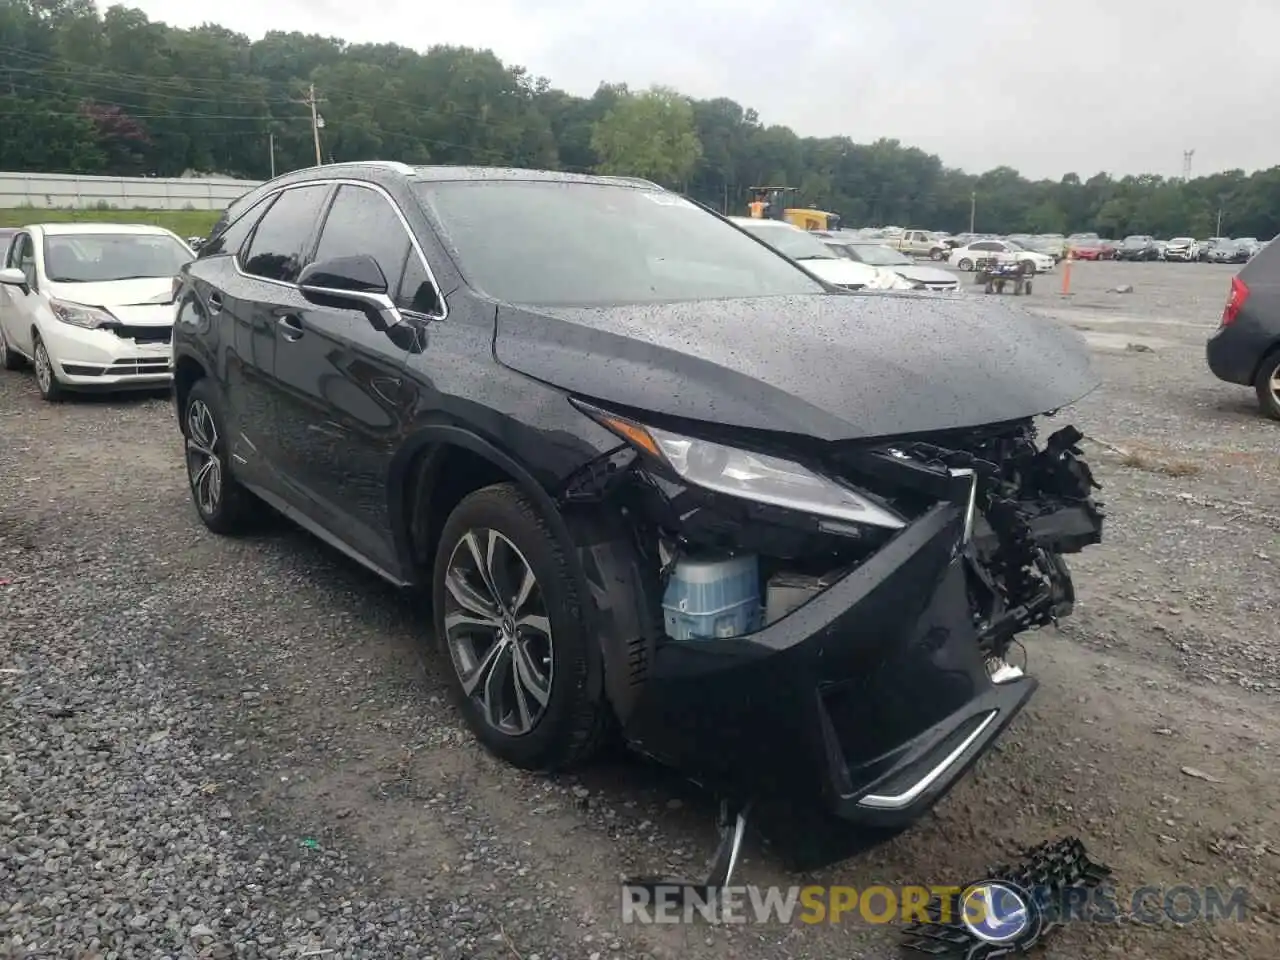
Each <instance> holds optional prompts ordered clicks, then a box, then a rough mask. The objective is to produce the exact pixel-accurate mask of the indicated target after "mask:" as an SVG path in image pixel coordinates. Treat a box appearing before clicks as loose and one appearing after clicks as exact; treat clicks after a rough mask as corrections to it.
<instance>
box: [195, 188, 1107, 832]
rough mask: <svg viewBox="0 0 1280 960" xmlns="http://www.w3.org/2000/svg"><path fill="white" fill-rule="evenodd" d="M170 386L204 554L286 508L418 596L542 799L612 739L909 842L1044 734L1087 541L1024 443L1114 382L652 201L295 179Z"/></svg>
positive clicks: (964, 311)
mask: <svg viewBox="0 0 1280 960" xmlns="http://www.w3.org/2000/svg"><path fill="white" fill-rule="evenodd" d="M173 350H174V363H175V373H174V379H175V399H176V404H177V413H178V422H179V424H180V426H181V429H182V432H183V435H184V437H185V451H186V454H185V456H186V465H187V470H188V473H189V479H190V487H191V492H192V497H193V500H194V503H195V507H196V510H197V512H198V514H199V516H200V518H201V520H202V521H203V522H204V524H205V525H206V526H207V527H208V528H209V529H210V530H212V531H214V532H216V533H224V534H230V533H234V532H237V531H241V530H245V529H247V528H248V527H249V526H250V525H251V524H252V522H253V519H254V516H255V513H256V512H257V510H258V509H259V508H261V507H262V506H263V505H267V506H270V507H272V508H274V509H275V510H277V511H279V512H280V513H282V514H284V515H285V516H286V517H289V518H291V519H293V520H294V521H296V522H297V523H298V524H299V525H300V526H302V527H304V528H305V529H307V530H309V531H311V532H312V533H314V534H315V535H316V536H318V537H319V538H321V539H323V540H324V541H326V542H328V543H329V544H331V545H332V546H334V547H336V548H337V549H339V550H341V551H343V552H344V553H346V554H348V555H350V556H351V557H353V558H354V559H355V560H357V561H359V562H360V563H362V564H363V565H365V566H366V567H368V568H369V569H370V570H373V571H374V572H376V573H377V574H379V575H380V576H382V577H383V578H385V579H386V580H388V581H389V582H391V583H393V584H397V585H400V586H403V587H412V588H419V589H421V590H423V591H424V592H425V593H427V594H428V595H429V596H430V598H431V601H432V603H431V607H432V617H433V619H432V622H431V624H430V629H431V632H432V633H433V634H434V636H435V638H436V640H437V642H438V643H439V645H440V647H441V649H442V651H443V658H442V660H443V663H445V664H447V671H448V675H449V681H450V684H451V687H452V690H453V693H454V696H455V699H456V702H457V704H458V706H459V708H460V710H461V713H462V715H463V717H464V718H465V720H466V722H467V723H468V725H469V726H470V728H471V729H472V731H474V733H475V735H476V736H477V737H478V738H479V739H480V740H481V741H482V742H483V743H484V744H485V745H486V746H487V747H488V748H489V750H491V751H492V752H493V753H494V754H496V755H497V756H499V757H501V758H503V759H505V760H507V761H509V762H511V763H513V764H517V765H519V766H522V767H526V768H532V769H538V770H547V769H557V768H564V767H566V766H569V765H571V764H575V763H579V762H582V761H585V760H586V759H587V758H588V757H589V756H590V755H592V754H593V753H595V752H596V751H597V750H598V749H599V748H600V747H601V746H602V745H603V744H605V743H606V742H608V741H609V740H610V739H612V738H614V737H615V736H619V735H620V736H621V738H622V739H623V740H624V741H625V742H627V743H628V744H630V745H631V746H632V747H634V748H635V749H636V750H638V751H640V752H642V753H644V754H646V755H649V756H651V757H655V758H657V759H659V760H661V761H663V762H665V763H667V764H671V765H674V766H676V767H678V768H680V769H682V770H684V771H686V772H687V773H689V774H690V775H691V776H693V777H694V778H696V779H697V780H698V781H699V782H702V783H704V784H706V785H708V786H709V787H711V788H713V789H715V790H717V791H719V792H721V793H722V794H723V795H724V796H725V797H734V798H738V799H748V798H749V799H755V798H763V799H765V800H768V799H770V798H776V799H785V801H786V802H787V803H788V804H791V805H792V806H793V807H794V808H797V809H809V810H814V811H819V812H820V811H822V810H825V812H826V814H827V815H830V814H834V815H835V818H840V819H843V821H844V822H845V823H849V822H852V823H854V824H857V825H861V826H867V827H875V828H886V829H888V830H892V829H896V828H900V827H902V826H905V825H906V824H908V823H910V822H912V821H914V820H915V819H917V818H918V817H919V816H920V815H921V814H922V813H923V812H924V811H925V810H927V809H928V808H929V807H931V806H932V805H933V803H934V802H935V801H937V799H938V798H939V797H940V796H942V795H943V794H944V793H945V792H946V791H947V790H948V789H949V788H950V787H951V786H952V785H953V784H954V783H955V782H956V781H957V779H958V778H959V777H960V776H961V775H962V774H963V772H964V771H965V770H966V769H967V768H968V767H969V766H970V764H971V763H972V762H973V761H974V760H975V759H976V758H977V757H978V756H979V755H981V754H982V753H983V752H985V751H986V750H987V749H988V747H990V746H991V744H992V743H993V742H994V741H995V739H996V738H997V736H998V735H999V734H1000V732H1001V731H1003V730H1004V729H1005V727H1006V726H1007V725H1008V724H1009V722H1010V721H1011V720H1012V719H1013V718H1014V716H1016V715H1017V714H1018V712H1019V711H1020V710H1021V708H1022V706H1023V705H1024V704H1025V703H1026V702H1027V700H1028V698H1029V697H1030V696H1031V694H1032V692H1033V691H1034V689H1035V687H1036V681H1035V679H1033V678H1032V677H1031V676H1030V675H1027V674H1024V672H1023V671H1022V669H1020V668H1018V667H1015V666H1012V665H1010V664H1009V663H1008V662H1007V661H1006V659H1005V655H1006V652H1007V650H1008V649H1009V647H1010V645H1011V644H1012V643H1013V642H1014V640H1015V638H1016V637H1017V636H1018V635H1019V634H1021V633H1023V632H1024V631H1026V630H1028V629H1032V628H1034V627H1037V626H1039V625H1043V624H1048V623H1051V622H1053V621H1054V620H1056V619H1057V618H1059V617H1061V616H1064V615H1066V614H1067V613H1069V612H1070V610H1071V607H1072V601H1073V588H1072V582H1071V576H1070V573H1069V571H1068V569H1067V567H1066V564H1065V562H1064V560H1063V555H1064V554H1067V553H1073V552H1076V551H1079V550H1081V549H1083V548H1084V547H1085V546H1086V545H1088V544H1092V543H1095V542H1097V541H1098V540H1099V538H1100V536H1101V526H1102V515H1101V513H1100V512H1099V510H1098V506H1097V504H1095V502H1094V501H1093V499H1092V489H1093V487H1094V486H1095V485H1094V484H1093V482H1092V478H1091V476H1090V474H1089V471H1088V467H1087V466H1086V465H1085V463H1084V462H1083V460H1082V459H1080V457H1079V451H1078V449H1076V447H1075V444H1076V442H1077V441H1078V440H1079V439H1080V434H1079V433H1078V432H1076V431H1075V430H1074V429H1073V428H1071V427H1062V428H1060V429H1059V430H1057V431H1056V432H1054V433H1053V434H1052V435H1050V436H1048V437H1047V438H1045V439H1043V440H1041V441H1039V442H1037V440H1036V429H1035V418H1036V417H1037V416H1039V415H1041V414H1044V413H1046V412H1047V411H1054V410H1057V409H1059V408H1062V407H1063V406H1065V405H1067V404H1070V403H1071V402H1073V401H1074V400H1076V399H1078V398H1079V397H1081V396H1082V395H1083V394H1085V393H1087V392H1089V391H1090V390H1092V389H1093V388H1094V386H1095V385H1096V382H1097V381H1096V378H1095V376H1094V374H1093V372H1092V370H1091V367H1090V363H1089V359H1088V355H1087V351H1086V350H1085V349H1084V347H1083V344H1082V341H1081V340H1080V339H1079V337H1078V336H1077V335H1076V334H1075V333H1074V332H1072V331H1068V330H1065V329H1063V328H1061V327H1059V326H1057V325H1054V324H1052V323H1048V322H1042V321H1039V320H1036V319H1033V318H1031V317H1030V316H1029V315H1027V314H1025V313H1021V312H1018V311H1016V310H1015V309H1014V308H1011V307H1007V306H1001V305H998V304H992V303H991V302H990V301H982V302H980V303H973V302H964V301H961V300H945V301H940V300H938V299H937V298H936V297H931V296H929V295H927V294H914V293H909V292H907V293H900V294H884V295H874V296H864V295H860V294H857V293H852V292H848V291H843V290H840V289H838V288H835V287H832V286H830V285H828V284H826V283H824V282H823V281H821V280H819V279H818V278H817V277H815V276H814V275H812V274H810V273H809V272H807V271H806V270H805V269H804V268H803V266H800V265H797V264H796V263H793V262H792V261H790V260H788V259H787V258H785V257H783V256H781V255H780V254H778V253H776V252H774V251H773V250H772V249H771V248H769V247H768V246H767V245H765V244H764V243H762V242H760V241H758V240H756V239H754V238H753V237H752V236H751V235H749V234H747V233H745V232H744V231H742V230H740V229H738V228H737V227H736V226H734V225H733V224H731V223H730V222H729V221H728V220H726V219H725V218H723V217H721V216H719V215H717V214H715V213H713V212H711V211H709V210H707V209H706V208H703V207H701V206H699V205H697V204H695V203H693V202H691V201H689V200H686V199H684V198H682V197H680V196H679V195H677V194H673V193H670V192H667V191H665V190H663V189H661V188H660V187H658V186H655V185H654V184H652V183H648V182H645V181H641V180H632V179H626V178H608V177H589V176H579V175H572V174H564V173H544V172H535V171H523V170H501V169H485V168H456V167H408V166H404V165H401V164H394V163H374V162H368V163H358V164H356V163H353V164H336V165H329V166H324V167H319V168H313V169H309V170H302V171H296V172H293V173H290V174H287V175H285V176H282V177H279V178H276V179H274V180H271V181H269V182H267V183H266V184H264V185H262V186H260V187H258V188H256V189H255V190H253V191H252V192H251V193H249V194H247V195H246V196H244V197H243V198H242V199H240V200H239V201H237V202H236V203H235V204H234V205H233V207H232V208H231V209H230V210H228V211H227V213H226V214H225V215H224V217H223V218H222V220H221V222H220V223H219V225H218V227H217V228H215V231H214V233H213V234H212V235H211V237H210V240H209V242H208V243H206V244H205V245H204V246H203V247H202V249H201V250H200V251H199V255H198V257H197V259H196V260H195V261H193V262H192V263H191V264H190V265H188V267H186V268H185V269H184V271H183V274H182V276H181V278H180V281H179V289H178V316H177V321H176V325H175V328H174V340H173ZM425 626H426V625H425V624H424V627H425ZM801 821H802V822H809V821H806V820H803V818H801ZM837 822H838V820H837ZM874 832H876V833H877V834H879V833H880V832H881V831H879V830H877V831H874ZM739 836H740V835H739Z"/></svg>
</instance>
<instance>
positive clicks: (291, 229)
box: [241, 183, 329, 283]
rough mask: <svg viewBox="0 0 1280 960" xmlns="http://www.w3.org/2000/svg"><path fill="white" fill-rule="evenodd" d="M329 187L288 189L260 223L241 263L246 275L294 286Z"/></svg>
mask: <svg viewBox="0 0 1280 960" xmlns="http://www.w3.org/2000/svg"><path fill="white" fill-rule="evenodd" d="M328 194H329V185H328V184H323V183H317V184H308V185H307V186H302V187H290V188H289V189H288V190H285V191H284V192H283V193H281V194H280V196H279V197H278V198H277V199H276V202H275V203H273V204H272V205H271V209H270V210H268V211H267V212H266V214H265V215H264V216H263V217H262V219H261V220H259V221H258V225H257V227H256V229H255V230H254V231H253V236H252V238H250V240H249V248H248V249H247V250H246V251H245V255H244V258H243V262H242V264H241V266H242V268H243V269H244V272H245V273H248V274H251V275H253V276H255V277H262V278H263V279H264V280H278V281H280V282H281V283H294V282H295V281H297V279H298V273H299V272H300V271H301V269H302V258H303V256H304V255H305V253H306V249H305V247H306V246H307V243H308V241H310V239H311V233H312V229H313V228H314V227H315V224H316V217H317V216H318V215H319V213H320V207H321V205H322V204H323V203H324V199H325V197H326V196H328Z"/></svg>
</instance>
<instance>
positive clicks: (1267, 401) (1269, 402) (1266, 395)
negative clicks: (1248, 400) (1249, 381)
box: [1253, 350, 1280, 420]
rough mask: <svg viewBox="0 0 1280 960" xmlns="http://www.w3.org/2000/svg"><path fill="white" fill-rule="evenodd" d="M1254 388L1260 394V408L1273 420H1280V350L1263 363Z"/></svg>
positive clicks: (1255, 379)
mask: <svg viewBox="0 0 1280 960" xmlns="http://www.w3.org/2000/svg"><path fill="white" fill-rule="evenodd" d="M1253 388H1254V390H1256V391H1257V393H1258V406H1260V407H1261V408H1262V412H1263V413H1265V414H1266V415H1267V416H1268V417H1270V418H1271V419H1272V420H1280V350H1275V351H1273V352H1272V353H1271V354H1269V355H1268V356H1267V357H1266V359H1264V360H1263V361H1262V366H1261V367H1259V368H1258V376H1257V377H1255V378H1254V381H1253Z"/></svg>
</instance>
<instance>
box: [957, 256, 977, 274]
mask: <svg viewBox="0 0 1280 960" xmlns="http://www.w3.org/2000/svg"><path fill="white" fill-rule="evenodd" d="M956 266H957V267H959V268H960V269H961V270H963V271H964V272H965V273H968V272H969V271H970V270H972V269H973V261H972V260H970V259H969V258H968V257H965V258H964V259H963V260H961V261H960V262H959V263H957V264H956Z"/></svg>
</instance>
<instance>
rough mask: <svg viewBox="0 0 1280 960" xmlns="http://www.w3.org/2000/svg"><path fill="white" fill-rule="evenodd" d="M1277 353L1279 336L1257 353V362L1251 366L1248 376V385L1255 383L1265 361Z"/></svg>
mask: <svg viewBox="0 0 1280 960" xmlns="http://www.w3.org/2000/svg"><path fill="white" fill-rule="evenodd" d="M1277 353H1280V336H1277V337H1274V338H1273V339H1272V341H1271V342H1270V343H1269V344H1267V345H1266V347H1264V348H1263V349H1262V350H1261V351H1260V352H1259V353H1258V362H1257V363H1255V364H1254V365H1253V372H1252V373H1251V374H1250V375H1249V382H1250V383H1254V382H1255V381H1257V379H1258V375H1259V374H1260V373H1262V368H1263V367H1264V366H1266V364H1267V361H1269V360H1270V359H1271V358H1272V357H1274V356H1275V355H1276V354H1277Z"/></svg>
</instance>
